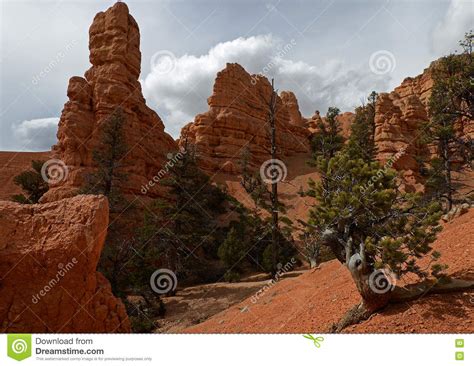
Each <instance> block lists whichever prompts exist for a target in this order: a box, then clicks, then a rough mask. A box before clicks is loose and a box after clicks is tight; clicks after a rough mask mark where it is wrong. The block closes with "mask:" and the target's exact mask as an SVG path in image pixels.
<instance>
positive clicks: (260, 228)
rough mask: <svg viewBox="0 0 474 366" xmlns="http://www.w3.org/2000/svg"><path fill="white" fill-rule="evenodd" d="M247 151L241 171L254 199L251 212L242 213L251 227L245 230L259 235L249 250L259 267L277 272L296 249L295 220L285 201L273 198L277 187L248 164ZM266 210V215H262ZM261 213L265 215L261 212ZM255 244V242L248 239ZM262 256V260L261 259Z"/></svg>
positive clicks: (249, 233) (251, 234)
mask: <svg viewBox="0 0 474 366" xmlns="http://www.w3.org/2000/svg"><path fill="white" fill-rule="evenodd" d="M248 155H249V154H248V152H247V151H244V153H243V155H242V160H241V167H242V175H241V185H242V187H243V188H244V189H245V191H246V192H247V193H248V194H249V196H250V198H251V199H252V201H253V202H254V208H253V210H252V211H251V212H249V213H246V215H242V216H241V218H240V221H241V222H246V223H247V224H246V225H247V226H248V228H249V230H246V231H245V236H246V237H248V238H257V239H256V240H254V241H256V242H257V246H258V247H257V248H255V250H252V251H251V252H250V257H251V258H253V261H254V262H255V261H256V262H257V263H256V264H257V268H256V269H257V270H261V269H262V268H263V269H264V270H265V271H266V272H269V273H271V274H272V275H275V274H276V273H277V271H278V264H282V263H283V264H284V263H287V262H288V261H289V260H290V259H291V258H292V257H293V256H294V255H295V253H296V246H295V242H294V240H293V238H292V233H293V231H294V226H293V222H292V221H291V220H290V218H288V217H287V216H286V207H285V205H284V204H283V203H282V202H280V201H279V200H278V195H276V197H277V198H276V200H272V197H275V196H274V191H272V190H271V188H270V189H269V187H268V185H267V183H265V182H264V181H263V179H262V177H261V175H260V173H259V172H252V171H251V170H250V168H249V166H248V160H249V159H248ZM274 211H277V212H278V214H279V215H278V216H277V218H276V220H277V222H278V225H276V228H277V230H276V233H275V232H274V230H273V228H274V227H275V216H274V215H273V213H274ZM262 213H263V215H262ZM260 215H262V216H263V219H261V218H260V217H259V216H260ZM247 246H248V247H252V243H248V245H247ZM260 259H261V260H260Z"/></svg>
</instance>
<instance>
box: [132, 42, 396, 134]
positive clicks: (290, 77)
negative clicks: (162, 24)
mask: <svg viewBox="0 0 474 366" xmlns="http://www.w3.org/2000/svg"><path fill="white" fill-rule="evenodd" d="M297 46H298V44H297V42H296V41H295V40H290V41H289V42H284V41H283V40H281V39H278V38H276V37H275V36H273V35H271V34H267V35H258V36H252V37H248V38H243V37H239V38H237V39H234V40H232V41H228V42H223V43H219V44H217V45H215V46H214V47H212V48H211V49H210V50H209V51H208V53H207V54H203V55H199V56H196V55H189V54H185V55H183V56H180V57H175V56H171V57H172V59H171V60H170V58H169V57H170V53H169V52H168V51H163V50H162V51H158V52H157V55H158V57H152V61H151V62H152V65H151V72H150V73H149V74H148V75H146V76H145V77H144V79H143V80H141V82H142V86H143V91H144V94H145V97H146V98H147V101H148V103H149V105H150V107H152V108H154V109H156V110H157V112H158V114H160V116H161V117H162V118H163V120H164V123H165V125H166V129H167V131H168V132H169V133H171V134H172V135H173V136H174V137H178V136H179V131H180V129H181V127H182V126H184V125H185V124H186V123H187V122H190V121H192V120H193V118H194V116H195V115H196V114H198V113H202V112H205V111H207V109H208V106H207V98H208V97H209V96H210V95H211V93H212V86H213V84H214V79H215V77H216V74H217V72H218V71H220V70H222V69H223V68H224V67H225V65H226V63H228V62H230V63H233V62H237V63H239V64H240V65H242V66H243V67H244V68H245V69H246V70H247V71H248V72H250V73H252V74H264V75H265V76H267V77H268V78H272V77H274V78H275V82H276V86H277V88H278V89H279V90H291V91H293V92H294V93H295V94H296V96H297V98H298V101H299V104H300V109H301V110H302V113H303V115H305V116H311V115H312V113H313V112H314V111H315V110H316V109H319V110H321V111H322V112H324V111H325V110H327V108H328V107H329V106H333V105H335V106H337V107H339V108H340V109H341V110H343V111H346V110H352V109H353V108H354V107H355V106H356V105H358V104H359V103H360V101H361V98H364V97H365V96H367V95H368V94H369V93H370V92H371V91H372V90H376V91H385V90H386V89H387V87H388V84H389V82H390V79H391V75H390V74H385V75H376V74H374V73H373V72H371V71H370V68H369V65H368V62H365V63H363V64H362V65H360V66H359V67H354V66H352V67H350V66H348V65H347V64H346V63H345V62H343V61H342V60H338V59H327V60H320V61H321V62H320V63H319V64H308V63H306V62H303V61H299V60H293V59H292V53H293V51H294V49H295V47H297ZM162 55H165V56H166V58H164V57H162V58H160V57H161V56H162Z"/></svg>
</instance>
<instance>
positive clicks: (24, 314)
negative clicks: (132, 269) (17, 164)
mask: <svg viewBox="0 0 474 366" xmlns="http://www.w3.org/2000/svg"><path fill="white" fill-rule="evenodd" d="M108 222H109V210H108V204H107V199H106V198H105V197H103V196H91V195H88V196H76V197H74V198H69V199H64V200H60V201H57V202H52V203H48V204H36V205H20V204H17V203H13V202H6V201H0V332H8V333H23V332H24V333H43V332H61V333H71V332H87V333H90V332H130V323H129V319H128V317H127V314H126V311H125V306H124V305H123V304H122V302H121V301H120V300H119V299H117V298H115V297H114V295H113V294H112V291H111V288H110V284H109V282H108V281H107V280H106V279H105V277H104V276H103V275H102V274H101V273H99V272H97V271H96V268H97V263H98V261H99V257H100V253H101V251H102V247H103V245H104V240H105V236H106V234H107V226H108Z"/></svg>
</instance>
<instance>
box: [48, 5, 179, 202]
mask: <svg viewBox="0 0 474 366" xmlns="http://www.w3.org/2000/svg"><path fill="white" fill-rule="evenodd" d="M89 37H90V40H89V50H90V57H89V59H90V62H91V64H92V67H91V68H90V69H89V70H88V71H87V72H86V73H85V77H84V78H83V77H79V76H74V77H72V78H71V79H70V80H69V86H68V89H67V95H68V97H69V101H68V102H67V103H66V104H65V105H64V109H63V111H62V114H61V119H60V121H59V129H58V133H57V136H58V143H57V145H55V146H54V147H53V154H54V156H55V157H56V158H57V159H60V160H62V161H63V162H64V163H65V164H66V165H67V166H68V175H67V177H66V179H65V180H64V181H61V182H60V183H58V184H57V185H56V186H54V187H52V189H50V191H49V192H48V193H47V194H46V196H45V197H44V198H43V201H54V200H57V199H60V198H63V197H67V196H71V195H72V194H73V193H74V192H75V191H76V190H77V188H78V187H80V186H81V185H82V183H83V180H84V177H85V174H87V172H89V171H90V170H91V168H92V167H93V166H94V161H93V159H92V152H93V150H94V149H95V148H96V147H97V146H98V144H99V142H100V139H101V126H102V124H103V122H104V121H105V120H106V119H107V118H108V117H109V116H110V114H111V113H112V112H113V111H114V109H115V108H117V107H121V108H122V109H123V110H124V113H125V117H126V122H125V124H124V127H123V133H124V136H125V142H126V145H127V151H128V153H127V154H126V156H125V157H124V158H123V160H122V161H121V166H122V168H121V169H122V170H123V173H126V174H127V176H128V180H127V182H125V183H124V186H123V187H122V190H123V192H124V193H129V194H140V193H139V192H140V187H141V186H142V185H144V184H146V182H148V181H149V180H150V179H151V178H152V177H153V176H154V175H156V174H157V172H158V171H159V170H160V169H161V167H162V165H163V164H164V162H165V160H166V154H167V153H169V152H171V151H176V149H177V145H176V143H175V142H174V140H173V139H172V137H171V136H169V135H168V134H166V133H165V132H164V126H163V122H162V121H161V119H160V117H159V116H158V115H157V114H156V112H154V111H153V110H151V109H150V108H148V107H147V106H146V104H145V99H144V98H143V95H142V91H141V86H140V83H139V82H138V76H139V74H140V62H141V53H140V33H139V29H138V25H137V23H136V21H135V19H134V18H133V17H132V16H131V15H130V14H129V11H128V7H127V5H126V4H124V3H121V2H119V3H116V4H115V5H113V6H112V7H110V8H109V9H108V10H107V11H105V12H100V13H98V14H97V15H96V16H95V18H94V21H93V23H92V25H91V27H90V29H89ZM154 193H156V192H154V191H153V190H151V191H150V192H149V193H148V194H149V195H153V194H154Z"/></svg>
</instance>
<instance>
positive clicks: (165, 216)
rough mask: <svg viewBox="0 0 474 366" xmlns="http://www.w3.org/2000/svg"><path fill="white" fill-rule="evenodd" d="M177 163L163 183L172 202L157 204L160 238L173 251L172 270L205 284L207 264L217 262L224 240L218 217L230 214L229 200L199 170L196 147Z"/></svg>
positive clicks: (223, 192) (187, 147) (188, 147)
mask: <svg viewBox="0 0 474 366" xmlns="http://www.w3.org/2000/svg"><path fill="white" fill-rule="evenodd" d="M174 160H175V161H176V162H175V164H173V166H171V167H169V172H168V176H167V177H165V178H164V179H162V181H161V184H162V185H163V186H164V187H167V189H168V192H169V194H170V196H171V200H166V201H164V200H162V201H159V202H158V204H159V205H160V206H161V207H160V213H159V216H160V220H161V221H162V224H161V225H160V226H159V228H160V229H159V231H160V232H159V234H158V236H159V237H160V240H161V241H162V242H165V244H164V245H165V246H166V247H168V248H173V250H172V251H173V254H172V255H173V256H174V257H173V258H171V257H170V258H171V260H170V263H169V265H170V267H169V268H171V269H173V270H174V271H175V272H176V273H177V274H179V275H181V277H183V278H191V277H196V279H197V280H203V279H204V278H203V277H205V276H206V270H207V269H206V262H205V260H206V259H208V260H209V259H216V258H217V249H218V247H219V244H220V243H221V241H222V240H223V235H224V234H223V228H221V226H220V223H219V216H220V215H221V214H224V213H225V212H227V209H228V202H229V196H228V195H227V193H226V192H225V191H224V190H223V189H221V188H220V187H218V186H217V185H215V184H213V183H212V182H211V181H210V177H209V176H208V175H207V174H205V173H203V172H202V171H201V170H200V169H199V167H198V166H197V164H196V154H195V151H194V148H193V146H185V152H183V153H181V159H174ZM170 255H171V253H170Z"/></svg>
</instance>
